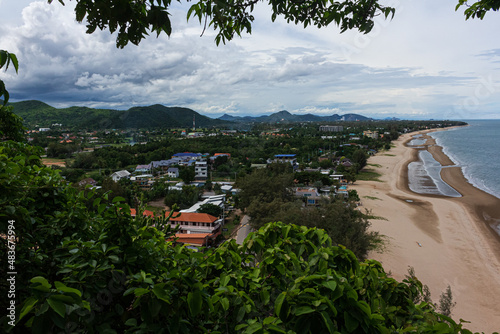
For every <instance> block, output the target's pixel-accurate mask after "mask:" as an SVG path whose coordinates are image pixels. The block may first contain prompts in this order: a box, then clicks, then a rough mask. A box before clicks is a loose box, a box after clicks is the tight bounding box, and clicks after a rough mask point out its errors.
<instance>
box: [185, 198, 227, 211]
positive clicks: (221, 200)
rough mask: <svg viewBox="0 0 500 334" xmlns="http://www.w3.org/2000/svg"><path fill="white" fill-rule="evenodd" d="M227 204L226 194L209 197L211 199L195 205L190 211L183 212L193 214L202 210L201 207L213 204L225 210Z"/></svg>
mask: <svg viewBox="0 0 500 334" xmlns="http://www.w3.org/2000/svg"><path fill="white" fill-rule="evenodd" d="M225 203H226V195H225V194H222V195H215V196H209V197H207V198H205V199H204V200H203V201H201V202H198V203H196V204H194V205H193V206H192V207H190V208H189V209H184V210H181V212H191V213H193V212H197V211H198V210H199V209H200V208H201V206H202V205H204V204H213V205H217V206H218V207H220V208H222V209H224V206H225Z"/></svg>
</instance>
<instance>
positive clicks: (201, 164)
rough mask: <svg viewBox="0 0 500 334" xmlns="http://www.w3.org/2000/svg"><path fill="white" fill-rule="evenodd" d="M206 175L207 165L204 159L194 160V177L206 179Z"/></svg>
mask: <svg viewBox="0 0 500 334" xmlns="http://www.w3.org/2000/svg"><path fill="white" fill-rule="evenodd" d="M207 177H208V165H207V162H206V161H205V160H203V161H196V163H195V165H194V179H195V180H198V181H199V180H206V179H207Z"/></svg>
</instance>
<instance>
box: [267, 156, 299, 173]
mask: <svg viewBox="0 0 500 334" xmlns="http://www.w3.org/2000/svg"><path fill="white" fill-rule="evenodd" d="M272 162H279V163H289V164H291V165H292V168H293V170H296V169H297V168H299V163H298V162H297V155H296V154H276V155H275V156H274V160H270V161H269V160H268V163H272Z"/></svg>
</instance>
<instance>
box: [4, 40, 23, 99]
mask: <svg viewBox="0 0 500 334" xmlns="http://www.w3.org/2000/svg"><path fill="white" fill-rule="evenodd" d="M11 64H12V66H14V69H15V71H16V73H17V71H18V70H19V63H18V61H17V57H16V55H15V54H13V53H9V52H8V51H5V50H0V69H2V68H5V70H7V69H8V68H9V65H11ZM0 98H2V100H3V106H5V105H6V104H7V102H9V92H8V91H7V89H6V88H5V84H4V82H3V80H0Z"/></svg>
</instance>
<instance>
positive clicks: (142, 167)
mask: <svg viewBox="0 0 500 334" xmlns="http://www.w3.org/2000/svg"><path fill="white" fill-rule="evenodd" d="M152 168H153V166H152V164H149V165H137V167H135V171H136V173H148V172H149V173H151V169H152Z"/></svg>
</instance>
